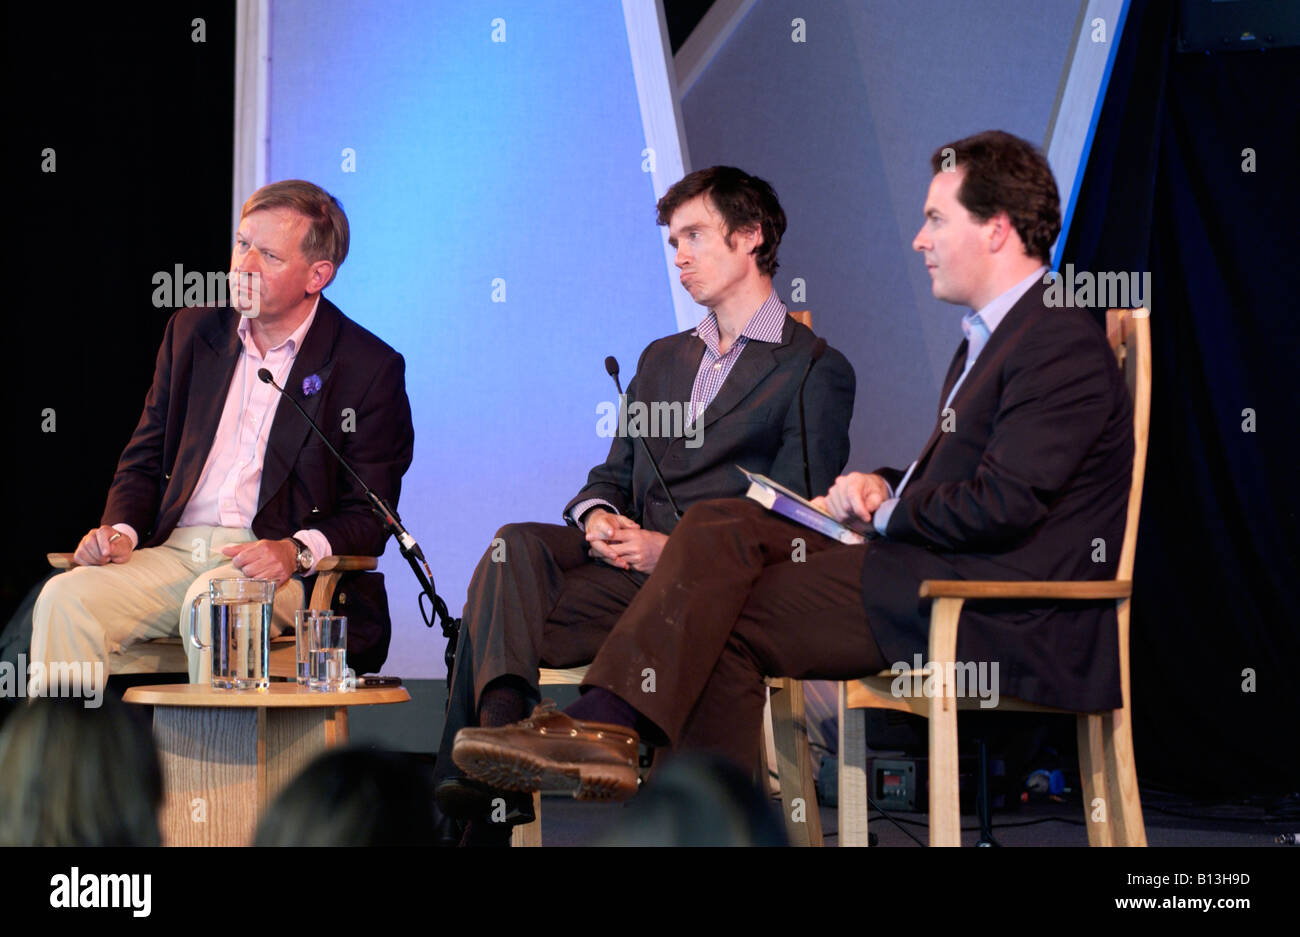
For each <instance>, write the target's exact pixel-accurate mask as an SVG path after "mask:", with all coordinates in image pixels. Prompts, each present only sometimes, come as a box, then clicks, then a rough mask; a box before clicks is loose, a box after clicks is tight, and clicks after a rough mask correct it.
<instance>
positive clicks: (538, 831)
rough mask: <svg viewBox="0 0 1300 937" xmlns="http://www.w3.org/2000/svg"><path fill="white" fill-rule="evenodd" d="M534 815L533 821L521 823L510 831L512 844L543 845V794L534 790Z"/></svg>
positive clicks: (517, 845)
mask: <svg viewBox="0 0 1300 937" xmlns="http://www.w3.org/2000/svg"><path fill="white" fill-rule="evenodd" d="M533 817H534V818H535V819H534V820H533V822H532V823H520V824H519V825H518V826H516V827H515V828H514V829H512V830H511V831H510V845H511V846H516V847H519V846H540V845H542V795H541V793H540V792H538V791H533Z"/></svg>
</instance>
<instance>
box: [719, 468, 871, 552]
mask: <svg viewBox="0 0 1300 937" xmlns="http://www.w3.org/2000/svg"><path fill="white" fill-rule="evenodd" d="M736 468H738V469H740V471H741V472H742V473H743V474H744V476H745V477H746V478H748V479H749V490H748V491H747V492H745V497H746V498H750V499H752V500H754V501H757V502H758V503H759V504H761V505H763V507H765V508H767V509H768V510H769V511H772V512H773V513H776V514H780V515H781V516H782V517H786V518H789V519H790V520H792V521H794V522H795V523H796V524H802V525H803V526H804V527H807V528H810V529H811V530H815V531H817V532H818V533H820V534H825V535H826V536H827V537H830V538H831V539H832V540H838V541H839V542H840V543H865V542H866V540H867V538H866V537H864V536H863V535H862V533H859V532H858V531H856V530H853V529H851V528H849V527H847V526H845V525H844V524H842V523H840V522H839V521H837V520H836V519H835V518H833V517H831V516H830V515H829V514H827V513H826V512H825V511H821V510H818V509H817V508H815V507H813V506H812V503H811V502H809V501H808V500H806V499H804V498H801V497H800V496H799V495H797V494H795V493H794V492H793V491H791V490H790V489H789V488H786V487H785V486H784V485H780V484H778V483H776V482H774V481H772V479H770V478H768V477H767V476H766V475H760V474H758V473H757V472H750V471H748V470H747V469H743V468H741V467H740V466H739V465H737V466H736Z"/></svg>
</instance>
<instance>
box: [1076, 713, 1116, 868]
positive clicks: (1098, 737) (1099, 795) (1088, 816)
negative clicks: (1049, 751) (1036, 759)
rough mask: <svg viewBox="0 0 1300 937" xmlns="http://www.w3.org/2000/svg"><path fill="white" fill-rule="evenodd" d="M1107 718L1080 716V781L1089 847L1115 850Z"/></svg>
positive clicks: (1090, 715) (1078, 722)
mask: <svg viewBox="0 0 1300 937" xmlns="http://www.w3.org/2000/svg"><path fill="white" fill-rule="evenodd" d="M1103 719H1104V717H1103V716H1098V715H1093V714H1089V713H1080V714H1079V716H1078V718H1077V725H1078V736H1079V777H1080V780H1081V781H1082V784H1083V820H1084V825H1085V826H1086V827H1087V830H1088V845H1089V846H1112V845H1114V839H1113V837H1112V835H1111V822H1110V821H1111V817H1110V814H1111V807H1110V790H1109V788H1110V785H1109V784H1108V783H1107V780H1108V779H1107V776H1106V746H1105V738H1104V735H1103V724H1102V723H1103Z"/></svg>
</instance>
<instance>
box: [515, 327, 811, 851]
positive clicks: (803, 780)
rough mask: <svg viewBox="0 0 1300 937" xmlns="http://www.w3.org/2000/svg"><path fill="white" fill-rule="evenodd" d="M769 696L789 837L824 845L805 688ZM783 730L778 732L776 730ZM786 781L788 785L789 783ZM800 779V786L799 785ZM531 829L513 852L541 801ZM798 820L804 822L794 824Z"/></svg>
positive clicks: (553, 677) (578, 673) (577, 679)
mask: <svg viewBox="0 0 1300 937" xmlns="http://www.w3.org/2000/svg"><path fill="white" fill-rule="evenodd" d="M790 316H791V318H793V319H794V320H795V321H796V322H801V323H803V324H804V325H806V326H807V327H808V328H812V313H811V312H810V311H809V310H807V309H801V310H797V311H793V312H791V313H790ZM586 676H587V668H586V667H571V668H568V669H566V670H552V669H548V668H545V667H543V668H542V670H541V675H540V678H539V679H538V681H537V685H538V686H577V685H579V684H581V683H582V681H583V680H584V679H585V678H586ZM768 686H769V688H770V689H771V690H772V691H773V692H772V696H771V701H772V706H771V720H772V721H771V723H766V722H765V725H764V730H765V736H774V738H775V739H776V742H777V749H776V752H777V763H776V769H777V776H778V778H779V780H780V783H781V792H782V796H781V800H782V807H783V809H784V811H785V813H784V816H785V821H786V833H787V835H788V836H789V837H790V841H791V843H793V844H795V845H803V846H820V845H821V844H822V824H821V816H820V814H818V812H817V798H816V795H815V794H814V795H813V797H812V799H811V800H807V801H805V802H802V803H795V802H794V801H795V800H796V798H798V797H800V796H801V792H802V791H804V790H808V791H812V790H813V780H812V779H813V774H812V756H811V753H810V752H809V750H808V733H807V730H806V726H805V725H804V705H803V687H802V686H801V685H800V683H799V681H797V680H790V681H786V680H781V679H775V680H769V681H768ZM776 725H780V727H781V728H780V730H776V729H775V726H776ZM762 751H763V753H764V754H763V759H764V765H763V775H764V777H766V776H767V773H768V766H767V764H766V758H767V756H766V752H767V746H766V737H765V739H764V745H763V747H762ZM787 779H789V781H788V782H787ZM796 779H798V780H796ZM533 815H534V817H535V819H534V820H533V822H532V823H526V824H520V825H519V826H516V827H515V828H514V830H513V831H512V833H511V840H510V842H511V845H513V846H540V845H542V797H541V794H540V793H534V794H533ZM795 817H800V818H802V819H793V818H795Z"/></svg>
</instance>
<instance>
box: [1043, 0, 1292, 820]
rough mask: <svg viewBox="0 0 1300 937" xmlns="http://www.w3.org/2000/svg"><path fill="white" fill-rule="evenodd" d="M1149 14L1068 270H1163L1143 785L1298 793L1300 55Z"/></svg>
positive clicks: (1096, 165)
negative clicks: (1203, 34)
mask: <svg viewBox="0 0 1300 937" xmlns="http://www.w3.org/2000/svg"><path fill="white" fill-rule="evenodd" d="M1176 15H1177V14H1176V12H1175V9H1174V5H1173V4H1172V3H1168V2H1147V0H1133V3H1132V4H1131V7H1130V10H1129V14H1128V21H1127V23H1126V25H1125V28H1124V33H1123V37H1122V39H1121V43H1120V48H1119V49H1118V50H1117V56H1116V62H1115V66H1114V70H1113V72H1112V76H1111V81H1110V85H1109V88H1108V91H1107V94H1106V99H1105V103H1104V107H1103V110H1102V113H1101V116H1100V120H1099V123H1098V127H1097V133H1096V137H1095V139H1094V142H1093V146H1092V151H1091V155H1090V158H1089V160H1088V165H1087V170H1086V173H1085V175H1084V181H1083V186H1082V188H1081V192H1080V197H1079V201H1078V206H1077V210H1076V215H1075V220H1074V223H1073V225H1072V228H1071V231H1070V234H1069V238H1068V241H1067V243H1066V247H1065V250H1064V253H1063V256H1062V265H1063V266H1064V264H1065V263H1072V264H1074V265H1075V269H1076V271H1078V270H1088V271H1095V272H1099V271H1115V272H1118V271H1135V272H1141V271H1150V273H1151V280H1152V287H1153V289H1152V293H1153V295H1152V296H1151V297H1150V298H1149V299H1148V303H1149V305H1150V308H1151V327H1152V334H1153V338H1154V349H1153V360H1154V374H1153V378H1154V387H1153V393H1152V419H1151V438H1150V450H1149V453H1148V456H1147V475H1146V487H1145V492H1144V497H1143V501H1142V519H1141V525H1140V530H1139V539H1138V548H1137V561H1136V570H1135V574H1134V575H1135V585H1134V598H1133V631H1132V654H1133V670H1132V673H1133V706H1134V716H1133V719H1134V730H1135V736H1136V740H1135V745H1136V753H1137V767H1138V773H1139V776H1140V778H1141V780H1142V781H1143V783H1144V784H1155V785H1159V786H1162V787H1165V788H1168V789H1172V790H1178V791H1183V792H1189V793H1199V794H1207V795H1229V796H1231V795H1246V794H1281V793H1286V792H1293V791H1297V790H1300V767H1298V766H1300V758H1298V757H1297V745H1296V737H1297V735H1298V734H1300V691H1298V690H1297V686H1300V680H1297V674H1296V669H1297V667H1300V606H1298V604H1297V600H1296V596H1295V590H1296V589H1297V588H1298V587H1300V562H1297V557H1298V555H1300V550H1298V549H1297V539H1298V538H1297V503H1298V502H1300V496H1298V494H1297V487H1298V486H1300V473H1298V472H1297V470H1296V464H1295V461H1296V460H1295V454H1296V452H1297V446H1296V444H1295V441H1294V440H1295V437H1296V434H1297V431H1300V420H1297V412H1296V404H1297V403H1298V402H1300V392H1298V390H1297V387H1298V385H1300V328H1298V326H1297V317H1298V316H1300V303H1298V302H1297V300H1296V277H1297V274H1300V264H1297V261H1296V256H1295V251H1296V248H1295V242H1294V241H1293V240H1292V239H1293V238H1294V236H1295V234H1296V232H1297V226H1298V225H1300V198H1298V196H1300V174H1298V171H1297V163H1296V160H1297V156H1298V155H1300V123H1298V122H1297V118H1296V107H1297V101H1300V49H1294V48H1292V49H1275V50H1270V51H1266V52H1260V51H1254V52H1231V53H1216V54H1212V55H1207V54H1202V53H1179V52H1177V51H1176V49H1175V45H1174V38H1175V31H1176Z"/></svg>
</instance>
